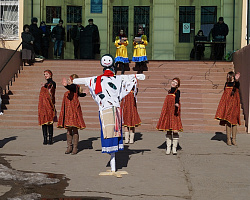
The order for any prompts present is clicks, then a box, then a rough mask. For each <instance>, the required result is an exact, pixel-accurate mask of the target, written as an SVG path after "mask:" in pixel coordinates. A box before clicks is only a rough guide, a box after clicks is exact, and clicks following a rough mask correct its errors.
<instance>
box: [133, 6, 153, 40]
mask: <svg viewBox="0 0 250 200" xmlns="http://www.w3.org/2000/svg"><path fill="white" fill-rule="evenodd" d="M149 23H150V6H135V7H134V36H135V35H137V33H138V28H139V27H142V28H143V31H144V35H146V36H147V38H148V41H149Z"/></svg>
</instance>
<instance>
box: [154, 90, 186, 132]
mask: <svg viewBox="0 0 250 200" xmlns="http://www.w3.org/2000/svg"><path fill="white" fill-rule="evenodd" d="M179 105H180V106H179V108H177V107H176V106H175V95H174V94H168V95H167V96H166V98H165V101H164V104H163V107H162V111H161V116H160V119H159V121H158V124H157V126H156V129H158V130H159V131H178V132H181V131H183V128H182V123H181V104H180V102H179Z"/></svg>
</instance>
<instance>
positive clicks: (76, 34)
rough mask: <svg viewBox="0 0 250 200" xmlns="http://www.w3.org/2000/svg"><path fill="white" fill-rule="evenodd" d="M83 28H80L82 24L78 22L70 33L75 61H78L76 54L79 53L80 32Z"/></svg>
mask: <svg viewBox="0 0 250 200" xmlns="http://www.w3.org/2000/svg"><path fill="white" fill-rule="evenodd" d="M83 29H84V27H83V26H82V22H81V21H78V22H77V25H76V26H74V27H73V29H72V31H71V38H72V40H73V44H74V56H75V59H78V58H79V56H78V52H79V47H80V38H81V37H80V34H81V31H83Z"/></svg>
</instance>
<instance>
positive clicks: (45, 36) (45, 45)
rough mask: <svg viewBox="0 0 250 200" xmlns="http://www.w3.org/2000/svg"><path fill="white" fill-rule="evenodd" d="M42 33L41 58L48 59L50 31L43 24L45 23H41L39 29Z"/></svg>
mask: <svg viewBox="0 0 250 200" xmlns="http://www.w3.org/2000/svg"><path fill="white" fill-rule="evenodd" d="M39 28H40V29H41V31H42V40H41V49H42V56H43V57H45V58H48V51H49V42H50V29H49V28H48V27H47V25H46V24H45V21H42V22H41V25H40V27H39Z"/></svg>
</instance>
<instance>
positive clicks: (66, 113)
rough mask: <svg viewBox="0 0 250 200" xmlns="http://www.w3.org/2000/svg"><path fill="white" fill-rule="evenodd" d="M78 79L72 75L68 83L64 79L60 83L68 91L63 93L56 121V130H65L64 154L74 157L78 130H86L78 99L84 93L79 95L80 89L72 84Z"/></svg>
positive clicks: (84, 94)
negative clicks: (65, 145)
mask: <svg viewBox="0 0 250 200" xmlns="http://www.w3.org/2000/svg"><path fill="white" fill-rule="evenodd" d="M75 78H78V76H77V75H76V74H72V75H71V76H70V77H69V79H68V83H67V80H66V79H65V78H64V79H63V81H62V84H63V86H64V87H65V88H66V89H68V90H69V91H67V92H65V94H64V97H63V101H62V107H61V113H60V117H59V121H58V125H57V127H58V128H66V129H67V145H68V148H67V150H66V152H65V154H70V153H71V154H72V155H75V154H77V152H78V149H77V146H78V142H79V134H78V129H84V128H86V126H85V123H84V120H83V116H82V109H81V105H80V102H79V100H78V97H79V96H80V97H85V96H86V93H81V88H80V86H79V85H76V84H73V80H74V79H75ZM72 140H73V148H72Z"/></svg>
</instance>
